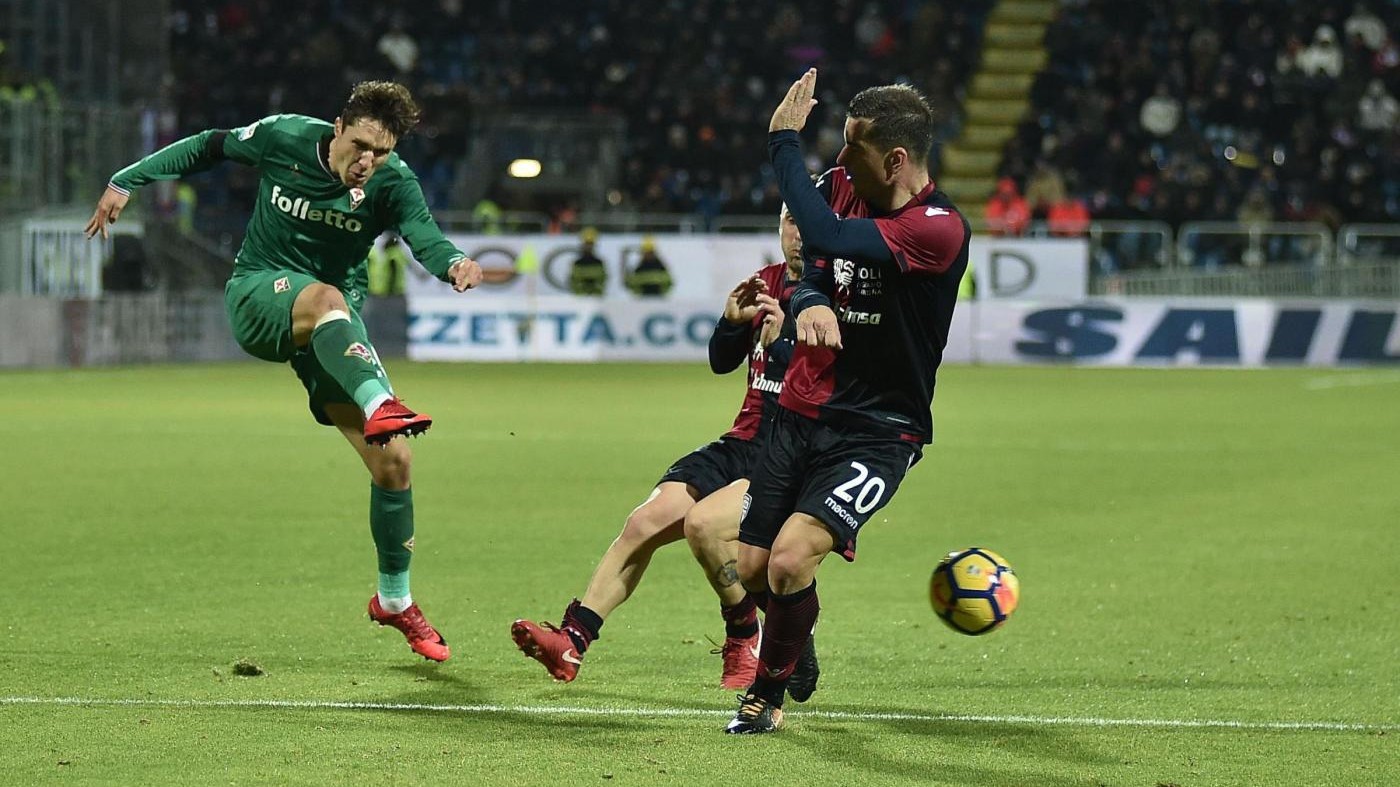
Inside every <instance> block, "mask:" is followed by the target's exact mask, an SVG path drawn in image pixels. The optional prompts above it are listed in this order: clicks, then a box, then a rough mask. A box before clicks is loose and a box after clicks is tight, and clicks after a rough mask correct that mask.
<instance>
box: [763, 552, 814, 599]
mask: <svg viewBox="0 0 1400 787" xmlns="http://www.w3.org/2000/svg"><path fill="white" fill-rule="evenodd" d="M819 562H820V561H818V560H814V559H813V558H812V556H811V555H809V554H808V553H807V551H806V550H802V549H781V548H779V549H774V550H773V552H771V553H770V554H769V555H768V587H770V588H772V589H773V592H775V593H795V592H797V591H799V590H801V589H802V588H804V587H806V586H807V585H809V584H811V580H812V577H813V575H814V573H815V569H816V565H817V563H819Z"/></svg>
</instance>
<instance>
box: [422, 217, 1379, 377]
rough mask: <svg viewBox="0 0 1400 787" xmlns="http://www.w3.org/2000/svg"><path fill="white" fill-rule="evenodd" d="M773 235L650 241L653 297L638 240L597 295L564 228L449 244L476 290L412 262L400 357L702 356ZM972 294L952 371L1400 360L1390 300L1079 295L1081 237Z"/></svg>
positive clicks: (1012, 256)
mask: <svg viewBox="0 0 1400 787" xmlns="http://www.w3.org/2000/svg"><path fill="white" fill-rule="evenodd" d="M776 223H777V222H776V221H775V222H774V224H775V227H774V229H775V232H774V234H773V235H772V236H767V237H765V236H736V237H730V236H723V235H659V236H655V238H654V241H655V244H656V248H657V251H658V253H659V255H660V257H661V259H662V260H663V261H664V262H665V264H666V266H667V268H668V270H669V271H670V273H671V277H672V279H673V282H674V286H673V288H672V290H671V291H670V292H669V293H668V294H667V295H666V296H664V297H640V296H636V295H633V294H632V293H630V292H628V291H627V290H626V288H625V287H624V286H623V278H624V273H625V271H626V270H630V269H631V268H632V267H633V266H635V265H636V261H637V259H638V258H639V257H640V249H641V246H642V243H643V239H644V236H642V235H613V236H604V237H602V238H600V239H599V240H598V243H597V247H596V253H597V254H598V256H599V257H600V258H601V259H602V260H603V261H604V264H605V265H606V266H607V270H608V279H607V285H606V288H605V294H604V295H603V296H602V297H586V296H578V295H572V294H570V293H569V290H568V281H569V271H570V268H571V267H572V265H573V261H574V259H575V258H576V257H577V256H578V252H579V242H578V239H577V238H576V237H573V236H567V235H511V236H455V237H453V238H452V240H453V241H454V242H455V243H456V244H457V245H458V247H459V248H461V249H462V250H463V251H465V252H467V253H468V254H470V255H472V256H473V258H474V259H476V260H478V261H479V262H481V264H482V265H483V267H484V268H485V269H486V271H487V277H488V283H487V284H484V285H483V286H482V287H481V288H480V289H478V290H475V291H473V292H470V293H465V294H458V293H454V292H452V290H451V288H450V287H448V286H447V285H445V284H443V283H441V282H439V281H437V280H436V279H434V278H432V277H431V276H429V275H428V274H427V273H426V272H424V271H423V270H422V269H420V268H417V267H416V266H415V267H414V268H413V272H412V273H411V274H410V276H409V282H408V311H409V321H410V324H409V335H408V340H409V356H410V357H411V358H414V359H417V360H441V361H448V360H452V361H464V360H481V361H488V360H489V361H598V360H637V361H698V360H703V359H704V358H705V357H706V347H707V344H708V341H709V336H710V332H711V330H712V328H713V327H714V322H715V320H716V319H717V318H718V316H719V313H720V311H721V309H722V308H723V304H724V298H725V296H726V295H727V294H728V292H729V290H730V289H731V288H732V287H733V286H734V285H735V284H736V283H737V282H739V281H740V280H741V279H743V278H745V277H746V276H748V275H749V274H751V273H752V272H753V271H755V270H757V269H758V268H760V267H762V266H763V265H766V264H770V263H772V262H774V261H776V260H778V259H779V247H778V241H777V232H776ZM970 256H971V259H972V262H973V266H974V271H975V272H976V273H975V275H976V276H977V282H978V288H977V300H975V301H963V302H961V303H959V304H958V308H957V312H956V314H955V317H954V320H953V327H952V331H951V334H950V336H949V340H948V347H947V349H946V351H945V354H944V357H945V359H946V360H947V361H949V362H955V363H956V362H965V363H967V362H970V363H997V364H1020V363H1067V364H1082V365H1096V366H1129V365H1132V366H1197V365H1217V366H1268V365H1303V364H1305V365H1319V366H1325V365H1336V364H1385V363H1397V362H1400V319H1398V318H1400V312H1398V310H1400V305H1397V304H1396V303H1395V302H1393V301H1354V302H1343V301H1275V300H1269V299H1232V298H1219V299H1210V298H1204V299H1202V298H1198V299H1182V300H1173V299H1152V300H1146V299H1125V298H1105V299H1089V298H1087V297H1086V295H1085V280H1086V276H1087V263H1086V260H1087V249H1086V247H1085V244H1084V242H1083V241H1080V240H1061V239H1048V240H1025V239H1000V238H974V240H973V243H972V248H971V250H970Z"/></svg>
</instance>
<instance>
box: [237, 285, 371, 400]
mask: <svg viewBox="0 0 1400 787" xmlns="http://www.w3.org/2000/svg"><path fill="white" fill-rule="evenodd" d="M319 283H321V282H319V281H318V280H317V279H316V278H315V277H313V276H308V275H306V274H304V273H293V272H291V271H258V272H256V273H246V274H243V275H240V276H234V277H233V278H231V279H229V281H228V284H227V285H226V286H225V287H224V307H225V309H227V311H228V320H229V325H230V326H231V327H232V328H233V338H234V339H235V340H237V341H238V346H239V347H242V348H243V351H244V352H246V353H248V354H249V355H251V356H253V357H254V358H260V359H262V360H264V361H272V362H273V363H290V364H291V365H292V369H293V371H295V372H296V373H297V378H298V379H300V380H301V384H302V386H303V387H304V388H306V395H307V407H308V408H309V409H310V410H311V415H313V416H315V418H316V421H317V423H321V424H325V425H326V426H331V425H332V423H331V419H330V417H329V416H328V415H326V411H325V406H326V405H328V404H354V403H355V400H354V399H353V398H352V397H351V396H350V394H349V393H346V391H345V389H344V388H342V387H341V386H340V383H338V382H336V381H335V378H333V377H331V376H330V375H329V374H327V373H326V371H325V369H322V368H321V364H320V363H319V362H317V360H316V356H315V355H314V354H312V352H311V348H310V347H304V348H300V349H298V348H297V346H296V345H295V344H294V343H293V342H292V304H294V303H295V302H296V299H297V295H299V294H300V293H301V291H302V290H304V289H306V287H307V286H308V285H311V284H319ZM350 319H351V321H353V322H354V324H355V325H356V326H358V327H359V329H360V330H362V331H363V330H364V328H365V324H364V322H363V321H361V320H360V313H359V312H357V311H355V310H354V309H351V310H350Z"/></svg>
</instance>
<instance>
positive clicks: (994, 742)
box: [524, 685, 1119, 785]
mask: <svg viewBox="0 0 1400 787" xmlns="http://www.w3.org/2000/svg"><path fill="white" fill-rule="evenodd" d="M732 696H733V693H732V692H730V693H726V692H722V691H718V690H715V691H714V695H713V696H711V695H709V694H705V695H695V696H694V697H693V698H692V700H691V701H689V702H678V701H674V700H671V701H668V700H667V699H665V698H661V697H658V696H657V695H656V694H641V693H635V692H624V691H611V690H607V689H604V688H600V687H597V686H579V685H574V686H570V687H569V691H568V697H567V699H564V698H557V699H554V698H552V699H550V700H542V701H540V702H539V703H538V704H541V705H548V704H557V705H561V706H562V705H578V706H596V705H603V706H612V707H635V708H658V707H666V706H676V707H689V708H697V709H710V710H715V711H722V713H716V714H715V715H713V716H708V717H699V716H696V717H680V718H677V717H663V718H666V719H668V720H669V721H671V722H673V723H674V722H681V723H684V724H688V725H692V726H693V727H694V728H695V730H696V732H695V734H697V735H701V734H710V733H713V734H715V735H721V736H722V735H723V733H722V732H721V730H722V729H723V727H724V724H725V722H726V721H728V717H727V713H728V712H730V711H732V710H733V708H734V703H733V701H732V700H731V699H730V697H732ZM787 711H788V713H789V716H788V719H789V725H790V728H789V729H788V730H787V731H786V732H783V733H780V734H778V735H777V736H775V737H774V738H772V740H773V741H774V745H778V746H783V747H798V748H801V749H804V750H806V752H807V756H809V757H811V758H812V759H813V760H814V761H825V762H831V763H834V764H843V765H847V766H850V767H853V768H858V769H862V770H865V771H869V772H871V773H883V774H887V775H889V776H891V777H898V778H901V779H912V780H914V781H921V780H927V779H930V778H936V779H937V783H940V784H950V785H953V784H956V785H967V784H1024V783H1034V784H1045V785H1060V784H1063V785H1071V784H1073V785H1078V784H1082V783H1083V781H1082V780H1075V779H1070V778H1065V777H1053V776H1050V775H1049V774H1044V773H1041V774H1028V773H1027V772H1026V771H1025V769H1017V770H1013V769H1005V770H1004V771H1001V770H988V769H987V768H986V767H983V766H977V767H974V766H971V765H962V764H959V763H958V762H957V761H956V759H952V758H943V763H944V765H943V767H941V768H940V771H939V773H938V774H937V775H936V776H934V775H931V774H930V773H929V770H928V758H927V757H921V758H911V759H908V760H900V759H898V758H891V757H890V756H889V754H888V747H886V746H881V745H877V744H878V742H882V741H888V739H889V737H890V733H894V734H896V735H899V736H906V737H910V738H914V739H920V738H926V737H929V738H937V739H938V741H937V742H933V743H931V744H930V745H929V748H934V747H937V748H943V749H946V750H948V751H951V752H972V751H976V750H979V749H983V750H985V749H987V748H989V747H994V750H995V751H998V752H1008V753H1010V752H1014V753H1016V754H1018V755H1020V756H1021V757H1024V758H1030V759H1033V760H1043V761H1052V760H1053V761H1063V762H1067V763H1071V764H1075V765H1081V766H1086V767H1093V766H1100V767H1108V766H1112V765H1116V764H1118V762H1119V761H1118V760H1117V759H1115V758H1113V757H1107V756H1105V755H1103V754H1102V753H1100V752H1097V751H1092V750H1089V749H1086V748H1084V747H1083V746H1081V745H1079V744H1078V742H1077V741H1076V740H1075V739H1074V736H1073V735H1072V733H1071V732H1070V731H1068V730H1066V729H1062V728H1054V727H1048V726H1045V725H1035V724H1029V723H1027V724H1017V723H1011V722H969V721H957V720H952V719H937V718H913V719H907V718H905V719H881V718H830V717H826V716H820V715H817V714H818V713H821V712H830V713H851V714H862V713H867V714H876V713H888V714H895V715H901V716H933V715H937V714H938V713H939V712H940V711H939V710H938V709H936V708H933V709H931V708H890V707H871V706H839V705H838V706H830V705H823V704H821V703H817V704H815V705H814V706H810V707H809V706H807V705H801V704H798V703H788V705H787ZM524 722H525V723H528V724H530V725H532V726H536V727H543V728H558V727H561V726H569V727H573V726H574V725H575V724H576V723H578V722H583V723H585V724H588V725H589V726H591V727H596V728H597V729H611V728H625V729H634V728H635V721H632V720H617V719H608V718H598V717H590V718H586V719H581V718H579V717H576V716H572V715H560V716H548V717H540V716H530V717H529V718H528V719H525V720H524ZM593 722H604V723H600V724H592V723H593ZM864 741H869V742H870V743H869V745H866V744H865V743H863V742H864ZM969 759H972V758H969Z"/></svg>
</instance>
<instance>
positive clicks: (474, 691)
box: [384, 663, 490, 705]
mask: <svg viewBox="0 0 1400 787" xmlns="http://www.w3.org/2000/svg"><path fill="white" fill-rule="evenodd" d="M388 669H389V670H390V671H391V672H397V673H400V674H402V675H404V676H405V677H406V678H411V679H412V680H413V684H412V685H413V687H414V691H413V692H411V693H409V692H400V693H399V694H398V695H397V696H396V697H394V698H386V699H385V700H384V701H385V702H393V703H401V704H408V705H414V704H424V705H476V704H482V703H487V702H489V701H490V698H489V697H488V695H487V693H486V690H485V689H484V688H483V687H481V686H479V685H477V684H475V683H473V682H471V681H470V680H467V679H466V678H464V677H463V676H462V675H461V674H460V672H459V671H456V670H451V669H443V668H442V667H440V666H438V665H436V664H428V663H422V664H394V665H392V666H390V667H389V668H388Z"/></svg>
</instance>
